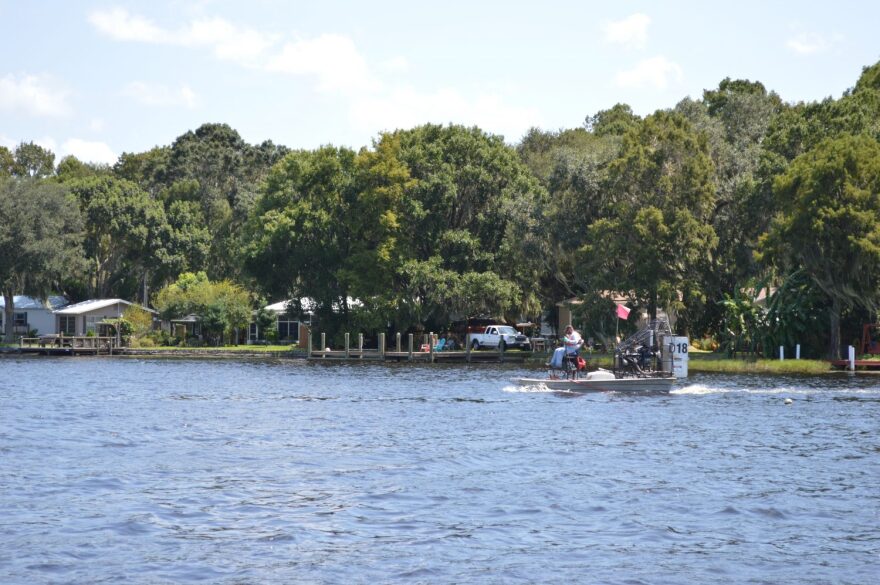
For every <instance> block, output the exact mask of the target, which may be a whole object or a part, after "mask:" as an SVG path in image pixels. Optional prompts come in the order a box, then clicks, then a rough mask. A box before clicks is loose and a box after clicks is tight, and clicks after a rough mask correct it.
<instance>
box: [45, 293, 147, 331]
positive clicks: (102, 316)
mask: <svg viewBox="0 0 880 585" xmlns="http://www.w3.org/2000/svg"><path fill="white" fill-rule="evenodd" d="M132 305H134V303H130V302H128V301H125V300H122V299H91V300H88V301H83V302H81V303H75V304H73V305H67V306H66V307H64V308H62V309H59V310H57V311H55V317H56V319H57V322H56V323H57V329H56V332H57V333H63V334H64V335H87V334H88V333H89V332H92V333H93V334H95V335H100V334H102V333H105V332H104V331H101V329H102V327H101V323H102V321H105V320H107V319H118V318H120V317H122V315H123V314H124V313H125V311H126V310H127V309H128V308H129V307H131V306H132ZM136 306H138V307H139V308H141V309H143V310H144V311H148V312H150V313H152V314H155V313H156V311H153V310H152V309H147V308H146V307H141V306H140V305H136Z"/></svg>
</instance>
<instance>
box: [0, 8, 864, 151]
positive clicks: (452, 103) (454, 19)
mask: <svg viewBox="0 0 880 585" xmlns="http://www.w3.org/2000/svg"><path fill="white" fill-rule="evenodd" d="M878 22H880V2H867V1H864V0H860V1H852V0H838V1H836V2H834V3H828V2H817V1H811V0H805V1H801V2H782V1H775V2H773V1H769V0H763V1H751V0H743V1H740V2H735V3H734V2H724V3H721V2H705V1H693V2H688V1H672V0H656V1H651V2H649V1H643V2H630V1H625V0H618V1H616V2H608V1H604V2H593V1H587V0H584V1H579V2H578V1H553V0H544V1H543V2H519V1H517V0H508V1H495V0H488V1H481V0H470V1H459V0H446V1H445V2H432V3H420V2H414V1H413V0H409V1H391V0H373V1H371V2H356V1H351V2H341V1H333V0H323V1H320V2H318V1H315V0H310V1H308V2H301V1H298V0H287V1H285V0H247V1H231V0H227V1H221V0H216V1H215V0H195V1H183V0H153V1H150V2H143V1H142V2H133V1H128V2H126V1H121V0H101V1H91V0H80V1H74V2H71V1H66V0H57V1H52V0H29V1H25V0H17V1H14V0H0V55H2V58H0V146H6V147H7V148H10V149H14V147H15V146H16V145H18V144H19V143H21V142H36V143H37V144H40V145H42V146H44V147H46V148H50V149H51V150H52V151H53V152H54V153H55V154H56V162H57V161H60V159H61V158H62V157H64V156H66V155H74V156H76V157H77V158H79V159H81V160H83V161H89V162H95V163H106V164H113V163H114V162H115V161H116V159H117V157H118V156H119V155H120V154H122V153H123V152H143V151H146V150H149V149H150V148H152V147H154V146H165V145H170V144H172V143H173V142H174V140H175V139H176V138H177V137H178V136H180V135H182V134H184V133H185V132H187V131H189V130H195V129H196V128H198V127H199V126H200V125H202V124H204V123H209V122H211V123H226V124H229V125H230V126H231V127H232V128H234V129H236V130H237V131H238V132H239V133H240V134H241V136H242V137H243V138H244V139H245V140H246V141H248V142H250V143H252V144H258V143H261V142H263V141H264V140H271V141H272V142H274V143H276V144H282V145H285V146H288V147H290V148H306V149H311V148H316V147H318V146H321V145H325V144H334V145H337V146H349V147H352V148H355V149H358V148H361V147H363V146H370V145H371V144H372V141H373V140H375V139H376V138H377V137H378V136H379V134H380V133H381V132H383V131H390V130H394V129H397V128H411V127H413V126H417V125H420V124H424V123H428V122H431V123H440V124H447V123H455V124H464V125H467V126H473V125H476V126H479V127H480V128H482V129H483V130H485V131H486V132H489V133H492V134H498V135H502V136H504V138H505V140H506V141H507V142H508V143H510V144H515V143H517V142H518V141H519V140H520V139H521V138H522V136H523V135H524V134H525V132H526V131H527V130H528V129H529V128H531V127H539V128H542V129H545V130H558V129H562V128H575V127H578V126H581V125H582V124H583V123H584V119H585V118H586V117H587V116H590V115H593V114H595V113H596V112H598V111H601V110H604V109H608V108H611V107H612V106H614V105H615V104H617V103H626V104H629V105H630V106H631V107H632V108H633V110H634V111H635V112H636V113H637V114H639V115H647V114H650V113H652V112H654V111H656V110H658V109H664V108H671V107H673V106H675V104H676V103H678V102H679V101H680V100H682V99H683V98H685V97H692V98H694V99H698V98H700V97H701V96H702V93H703V90H705V89H712V88H716V87H717V86H718V83H719V82H720V81H721V80H722V79H724V78H725V77H731V78H734V79H749V80H752V81H760V82H762V83H763V84H764V85H765V86H766V87H767V88H768V90H772V91H776V92H777V93H778V94H779V95H780V96H781V97H782V99H783V100H785V101H787V102H798V101H814V100H821V99H823V98H825V97H828V96H831V97H839V96H840V95H841V94H842V93H843V92H844V91H846V90H847V89H848V88H850V87H852V86H853V85H854V84H855V82H856V80H857V79H858V77H859V75H860V73H861V71H862V68H863V67H865V66H868V65H872V64H874V63H876V62H877V61H878V60H880V37H878V36H877V34H876V23H878Z"/></svg>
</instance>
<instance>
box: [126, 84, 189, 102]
mask: <svg viewBox="0 0 880 585" xmlns="http://www.w3.org/2000/svg"><path fill="white" fill-rule="evenodd" d="M122 95H124V96H128V97H130V98H133V99H134V100H136V101H138V102H140V103H141V104H143V105H145V106H171V107H174V106H183V107H186V108H190V109H192V108H194V107H195V106H196V101H197V98H196V94H195V92H194V91H193V90H191V89H190V88H189V86H187V85H181V86H180V87H179V88H177V89H173V88H170V87H167V86H165V85H157V84H148V83H144V82H143V81H133V82H131V83H129V84H128V85H127V86H125V88H124V89H123V90H122Z"/></svg>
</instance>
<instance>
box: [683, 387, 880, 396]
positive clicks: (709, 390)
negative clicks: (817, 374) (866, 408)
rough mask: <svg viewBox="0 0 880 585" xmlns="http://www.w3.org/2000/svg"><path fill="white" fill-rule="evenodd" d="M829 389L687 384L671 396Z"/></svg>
mask: <svg viewBox="0 0 880 585" xmlns="http://www.w3.org/2000/svg"><path fill="white" fill-rule="evenodd" d="M828 390H829V389H827V388H816V387H807V386H800V387H799V386H776V387H765V388H756V387H747V386H739V387H737V386H708V385H706V384H687V385H685V386H680V387H678V388H673V389H672V391H671V392H670V394H674V395H679V396H702V395H711V394H754V395H769V396H773V395H786V396H787V395H794V396H806V395H810V394H816V393H820V392H825V391H828ZM878 391H880V389H878V388H847V389H846V393H847V394H872V395H873V394H877V393H878Z"/></svg>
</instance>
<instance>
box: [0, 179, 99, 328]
mask: <svg viewBox="0 0 880 585" xmlns="http://www.w3.org/2000/svg"><path fill="white" fill-rule="evenodd" d="M81 241H82V217H81V216H80V213H79V208H78V207H77V204H76V201H75V200H74V199H73V198H72V197H70V196H69V195H68V194H67V192H66V191H65V189H64V188H62V187H61V186H59V185H56V184H53V183H50V182H47V181H41V180H36V179H0V292H2V294H3V297H4V301H5V303H6V308H5V312H6V318H5V319H4V322H5V324H6V341H7V342H10V341H12V335H13V331H12V322H13V319H12V315H13V312H14V310H15V307H14V303H13V297H14V295H17V294H25V295H31V296H35V297H38V298H46V297H47V296H48V295H49V293H50V292H51V291H53V290H58V288H59V283H60V282H61V280H62V279H63V278H64V277H66V276H70V275H71V274H72V273H75V272H76V271H77V269H78V268H79V267H80V265H81V260H82V248H81V247H80V242H81Z"/></svg>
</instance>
